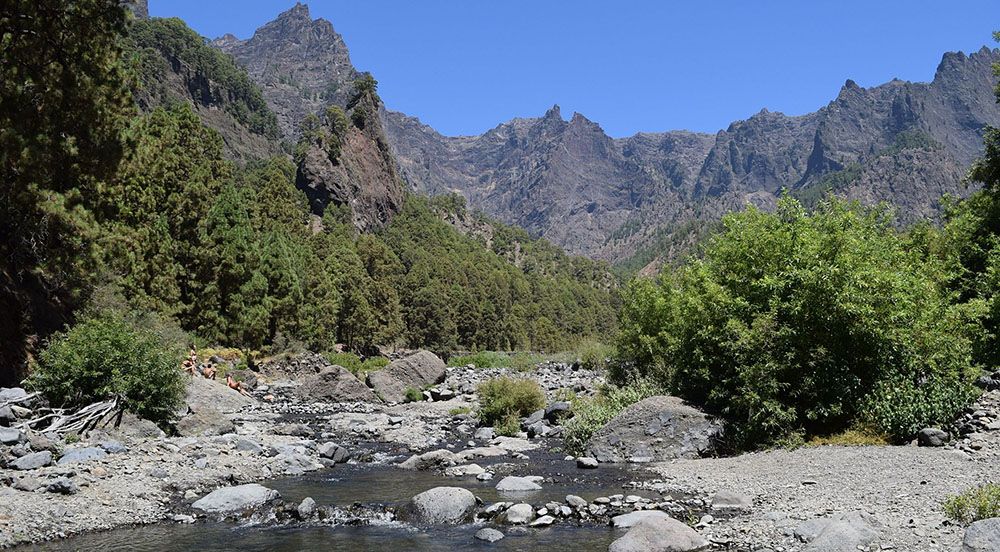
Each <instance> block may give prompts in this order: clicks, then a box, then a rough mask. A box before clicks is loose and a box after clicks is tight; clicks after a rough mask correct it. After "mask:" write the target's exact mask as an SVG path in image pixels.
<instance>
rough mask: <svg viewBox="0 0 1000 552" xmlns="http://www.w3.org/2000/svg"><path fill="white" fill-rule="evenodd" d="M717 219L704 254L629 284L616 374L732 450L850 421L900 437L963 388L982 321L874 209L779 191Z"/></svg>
mask: <svg viewBox="0 0 1000 552" xmlns="http://www.w3.org/2000/svg"><path fill="white" fill-rule="evenodd" d="M723 227H724V228H723V230H722V232H721V233H720V234H718V235H716V236H714V237H713V238H712V239H711V240H710V242H709V244H708V246H707V249H706V252H705V257H704V259H703V260H696V261H692V262H690V263H689V264H688V265H687V266H685V267H683V268H682V269H680V270H679V271H677V272H676V273H674V274H664V275H663V276H661V278H660V279H659V280H658V281H657V282H652V281H648V280H641V281H637V282H635V283H633V284H632V285H631V287H630V289H629V290H628V291H627V292H626V294H625V299H624V306H623V310H622V315H621V320H622V330H621V334H620V337H619V339H618V341H617V343H616V346H617V349H618V351H619V354H620V355H621V357H622V360H624V361H625V362H623V363H622V364H621V365H620V366H613V367H612V368H613V370H612V374H611V375H612V379H613V380H623V379H626V378H627V377H629V375H630V373H632V372H637V373H638V374H641V375H644V376H648V377H652V378H654V379H655V380H656V381H657V383H659V384H660V385H662V386H663V387H665V388H667V389H669V390H670V391H672V392H674V393H675V394H677V395H679V396H681V397H683V398H685V399H687V400H689V401H690V402H692V403H694V404H697V405H699V406H702V407H703V408H705V409H706V410H708V411H710V412H712V413H714V414H717V415H719V416H721V417H723V418H724V419H726V420H727V421H728V424H729V427H728V428H727V435H728V437H729V438H730V439H731V444H732V445H733V446H735V447H736V448H740V449H746V448H757V447H761V446H767V445H771V444H774V443H776V442H779V441H781V440H782V439H786V438H788V437H789V436H791V435H793V434H795V433H798V432H803V433H804V434H805V435H806V436H810V435H817V434H820V435H823V434H831V433H837V432H839V431H843V430H845V429H848V428H850V427H852V426H854V425H856V424H859V423H861V424H871V425H872V426H873V427H874V429H875V430H876V431H877V432H881V433H885V434H887V435H888V436H889V437H890V438H892V439H895V440H902V439H906V438H908V437H910V436H912V435H913V434H914V433H915V432H916V431H918V430H919V429H920V428H922V427H926V426H930V425H938V424H943V423H947V422H949V421H950V420H951V419H953V416H954V415H955V414H956V413H957V412H958V411H959V410H960V409H961V408H962V407H963V406H964V405H966V404H967V403H968V402H969V401H970V400H971V399H972V398H973V397H974V396H975V388H974V386H973V385H972V384H973V381H974V379H975V377H976V375H977V372H978V369H977V368H976V367H975V366H974V365H973V363H972V346H971V344H972V342H973V340H974V336H975V335H976V333H977V332H978V331H980V330H978V329H977V328H976V326H975V324H974V323H973V320H972V317H971V316H968V315H967V314H966V312H967V311H966V310H963V309H962V308H961V307H954V306H952V305H951V304H950V301H951V299H952V297H951V295H949V293H948V292H946V291H945V290H944V286H943V285H942V283H943V282H944V274H945V270H944V268H943V263H940V262H939V261H937V260H935V259H933V258H931V257H929V256H928V255H926V252H925V251H924V250H923V249H922V248H921V247H919V246H916V247H915V246H913V244H912V243H910V242H909V241H908V240H906V239H904V238H903V237H901V236H900V235H899V234H898V233H897V232H896V230H895V229H894V228H893V227H892V224H891V220H890V218H889V217H888V216H887V215H886V213H885V212H884V211H882V210H878V209H863V208H861V207H859V206H857V205H854V204H846V203H843V202H840V201H837V200H834V199H828V200H825V201H824V202H821V203H820V205H819V206H818V208H817V210H816V211H815V212H813V213H812V214H808V213H806V212H805V210H804V209H803V208H802V207H801V206H800V205H799V204H798V203H797V202H795V201H794V200H792V199H790V198H787V197H786V198H783V199H782V200H781V201H780V203H779V206H778V210H777V212H776V213H774V214H768V213H763V212H761V211H758V210H756V209H753V208H750V209H748V210H747V211H745V212H742V213H738V214H732V215H728V216H727V217H725V218H724V220H723ZM622 367H628V369H624V368H622Z"/></svg>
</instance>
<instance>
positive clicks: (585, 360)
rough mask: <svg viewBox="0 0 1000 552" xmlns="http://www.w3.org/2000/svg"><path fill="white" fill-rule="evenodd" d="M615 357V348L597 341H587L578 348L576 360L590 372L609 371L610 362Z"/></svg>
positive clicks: (582, 342)
mask: <svg viewBox="0 0 1000 552" xmlns="http://www.w3.org/2000/svg"><path fill="white" fill-rule="evenodd" d="M612 356H614V347H611V346H609V345H605V344H604V343H601V342H600V341H597V340H596V339H585V340H583V341H581V342H580V344H579V345H577V347H576V359H577V360H578V361H579V362H580V364H581V365H582V366H583V367H584V368H587V369H589V370H601V371H603V370H607V368H608V361H609V360H610V359H611V357H612Z"/></svg>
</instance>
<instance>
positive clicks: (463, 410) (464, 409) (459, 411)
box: [448, 406, 472, 416]
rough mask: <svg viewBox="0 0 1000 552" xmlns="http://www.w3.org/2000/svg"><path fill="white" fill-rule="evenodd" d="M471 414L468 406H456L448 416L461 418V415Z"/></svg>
mask: <svg viewBox="0 0 1000 552" xmlns="http://www.w3.org/2000/svg"><path fill="white" fill-rule="evenodd" d="M470 412H472V409H471V408H469V407H468V406H456V407H455V408H452V409H451V410H449V411H448V415H449V416H461V415H463V414H468V413H470Z"/></svg>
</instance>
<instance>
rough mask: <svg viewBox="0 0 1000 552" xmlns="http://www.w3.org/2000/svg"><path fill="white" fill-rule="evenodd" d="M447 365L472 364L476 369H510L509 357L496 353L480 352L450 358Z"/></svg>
mask: <svg viewBox="0 0 1000 552" xmlns="http://www.w3.org/2000/svg"><path fill="white" fill-rule="evenodd" d="M448 364H449V365H451V366H467V365H469V364H472V365H474V366H475V367H476V368H508V367H510V355H508V354H505V353H498V352H496V351H480V352H478V353H473V354H471V355H463V356H457V357H452V358H451V359H450V360H449V361H448Z"/></svg>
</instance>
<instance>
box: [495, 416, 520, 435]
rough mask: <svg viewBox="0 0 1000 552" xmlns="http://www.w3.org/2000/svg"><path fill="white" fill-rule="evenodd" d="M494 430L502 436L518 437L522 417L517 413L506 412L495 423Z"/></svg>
mask: <svg viewBox="0 0 1000 552" xmlns="http://www.w3.org/2000/svg"><path fill="white" fill-rule="evenodd" d="M493 432H494V433H496V434H497V435H499V436H501V437H517V435H518V433H520V432H521V418H520V417H518V415H517V414H505V415H504V416H503V418H501V419H500V421H499V422H496V423H495V424H493Z"/></svg>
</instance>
